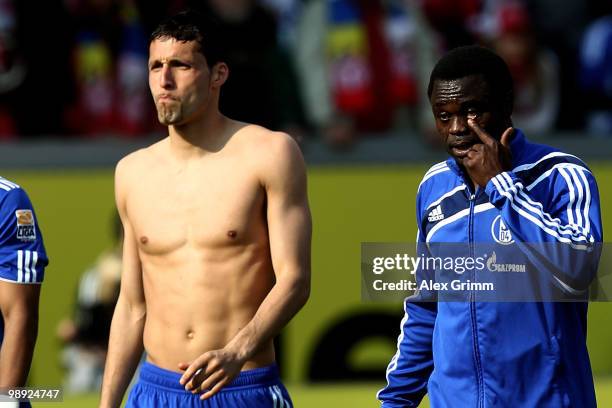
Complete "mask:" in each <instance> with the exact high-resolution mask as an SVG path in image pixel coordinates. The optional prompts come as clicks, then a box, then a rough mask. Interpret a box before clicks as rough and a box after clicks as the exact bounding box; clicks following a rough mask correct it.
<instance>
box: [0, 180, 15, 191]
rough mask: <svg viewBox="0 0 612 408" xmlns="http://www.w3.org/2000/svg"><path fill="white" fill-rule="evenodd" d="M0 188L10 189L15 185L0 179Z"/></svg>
mask: <svg viewBox="0 0 612 408" xmlns="http://www.w3.org/2000/svg"><path fill="white" fill-rule="evenodd" d="M0 188H2V189H3V190H6V191H10V190H12V189H14V188H15V187H14V186H12V185H11V184H10V183H9V182H7V181H6V180H0Z"/></svg>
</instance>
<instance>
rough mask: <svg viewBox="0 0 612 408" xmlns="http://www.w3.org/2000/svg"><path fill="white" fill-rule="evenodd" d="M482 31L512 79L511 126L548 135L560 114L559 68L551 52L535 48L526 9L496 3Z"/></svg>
mask: <svg viewBox="0 0 612 408" xmlns="http://www.w3.org/2000/svg"><path fill="white" fill-rule="evenodd" d="M488 12H489V13H491V14H492V16H491V18H490V20H491V21H492V24H488V25H487V26H486V27H485V29H484V30H483V34H485V40H487V42H490V44H491V45H492V47H493V49H494V50H495V51H496V52H497V54H499V55H500V56H501V57H502V58H503V59H504V60H505V61H506V63H507V64H508V67H509V68H510V73H511V74H512V77H513V79H514V113H513V114H512V121H513V122H514V124H515V125H516V126H517V127H519V128H521V129H523V130H525V131H526V132H529V133H531V134H542V133H550V131H552V130H553V129H554V126H555V123H556V119H557V115H558V112H559V99H560V82H559V64H558V61H557V58H556V56H555V55H554V54H553V52H552V51H550V50H547V49H544V48H542V47H540V46H539V45H538V44H537V39H536V38H535V35H534V33H533V31H532V27H531V22H530V19H529V15H528V14H527V10H526V9H525V7H524V6H523V5H522V4H521V3H519V2H517V1H505V2H501V3H498V8H497V9H494V10H488Z"/></svg>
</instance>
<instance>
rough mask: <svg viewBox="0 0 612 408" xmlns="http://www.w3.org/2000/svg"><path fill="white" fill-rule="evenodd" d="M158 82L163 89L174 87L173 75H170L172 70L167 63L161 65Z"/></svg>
mask: <svg viewBox="0 0 612 408" xmlns="http://www.w3.org/2000/svg"><path fill="white" fill-rule="evenodd" d="M159 82H160V86H161V87H162V88H163V89H171V88H173V87H174V77H173V75H172V70H171V69H170V67H169V66H168V65H167V64H164V65H163V66H162V69H161V75H160V77H159Z"/></svg>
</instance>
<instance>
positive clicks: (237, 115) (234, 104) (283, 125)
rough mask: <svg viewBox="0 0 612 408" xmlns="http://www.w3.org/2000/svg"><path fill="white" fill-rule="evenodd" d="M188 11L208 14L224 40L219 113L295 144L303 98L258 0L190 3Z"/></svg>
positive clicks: (273, 23)
mask: <svg viewBox="0 0 612 408" xmlns="http://www.w3.org/2000/svg"><path fill="white" fill-rule="evenodd" d="M188 6H190V7H192V8H193V9H195V10H198V11H201V12H203V13H206V14H209V15H211V16H212V17H213V18H214V19H215V20H216V21H217V22H218V24H219V29H220V31H221V33H222V34H221V35H222V36H223V38H224V41H225V42H224V46H225V52H226V60H227V63H228V66H229V70H230V74H229V78H228V80H227V82H226V83H225V84H224V85H223V91H222V92H221V99H220V101H219V106H220V110H221V112H223V114H224V115H227V116H229V117H231V118H232V119H236V120H240V121H244V122H249V123H255V124H258V125H262V126H265V127H268V128H270V129H273V130H284V131H287V132H288V133H289V134H291V135H292V136H294V137H296V138H298V139H299V138H300V137H301V134H302V133H303V128H304V115H303V109H302V103H301V96H300V94H299V90H298V86H297V79H296V76H295V71H294V69H293V65H292V62H291V60H290V59H289V57H288V55H287V54H286V53H285V52H284V50H283V49H282V47H281V46H280V44H279V42H278V36H277V25H276V21H275V19H274V16H273V14H271V13H270V12H269V11H268V10H267V9H265V8H264V7H263V6H261V5H260V4H259V3H258V2H257V1H256V0H208V1H206V2H201V1H193V2H188Z"/></svg>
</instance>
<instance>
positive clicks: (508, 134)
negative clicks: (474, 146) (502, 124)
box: [500, 127, 514, 149]
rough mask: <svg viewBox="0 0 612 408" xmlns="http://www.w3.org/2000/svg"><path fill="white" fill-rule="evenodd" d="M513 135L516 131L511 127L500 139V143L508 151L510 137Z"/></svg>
mask: <svg viewBox="0 0 612 408" xmlns="http://www.w3.org/2000/svg"><path fill="white" fill-rule="evenodd" d="M513 133H514V129H513V128H511V127H509V128H508V129H506V130H505V132H504V134H503V135H502V137H501V139H500V143H501V144H502V146H504V147H505V148H506V149H510V137H511V136H512V134H513Z"/></svg>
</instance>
